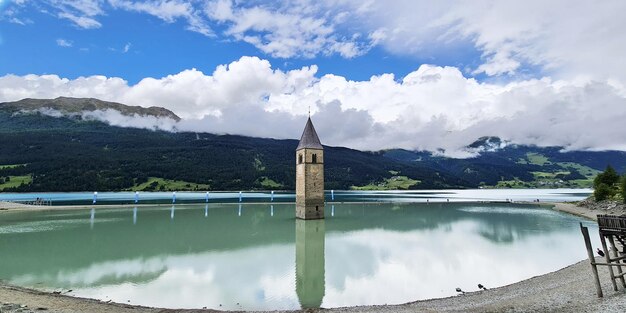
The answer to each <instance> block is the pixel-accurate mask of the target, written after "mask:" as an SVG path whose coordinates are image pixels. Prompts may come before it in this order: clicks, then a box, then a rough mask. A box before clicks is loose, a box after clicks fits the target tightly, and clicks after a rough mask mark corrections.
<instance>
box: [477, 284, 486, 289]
mask: <svg viewBox="0 0 626 313" xmlns="http://www.w3.org/2000/svg"><path fill="white" fill-rule="evenodd" d="M478 289H482V290H487V287H485V286H483V284H478Z"/></svg>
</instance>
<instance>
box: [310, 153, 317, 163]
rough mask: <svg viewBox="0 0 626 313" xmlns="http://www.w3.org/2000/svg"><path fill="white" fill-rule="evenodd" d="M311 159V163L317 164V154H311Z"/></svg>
mask: <svg viewBox="0 0 626 313" xmlns="http://www.w3.org/2000/svg"><path fill="white" fill-rule="evenodd" d="M312 157H313V160H312V161H311V162H313V163H317V154H315V153H313V155H312Z"/></svg>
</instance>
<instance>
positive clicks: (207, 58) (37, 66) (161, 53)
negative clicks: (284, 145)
mask: <svg viewBox="0 0 626 313" xmlns="http://www.w3.org/2000/svg"><path fill="white" fill-rule="evenodd" d="M101 6H102V8H103V10H106V13H104V14H102V15H101V16H98V17H97V21H98V23H100V24H101V26H99V27H96V28H90V27H81V26H79V25H77V24H76V23H73V22H71V21H69V20H67V19H63V18H59V17H58V13H57V14H55V13H54V12H53V11H52V10H53V9H54V1H52V4H51V5H47V4H43V3H30V4H29V3H28V2H26V3H24V4H21V5H20V4H16V3H11V1H7V0H4V4H3V5H2V7H3V9H5V10H9V11H10V12H11V14H10V16H7V15H5V17H4V18H3V21H2V22H0V23H1V24H0V25H1V28H0V33H1V34H2V38H3V43H2V49H1V50H0V59H2V60H4V61H3V62H2V63H0V74H17V75H25V74H40V75H41V74H57V75H60V76H62V77H66V78H70V79H72V78H76V77H79V76H90V75H105V76H116V77H122V78H124V79H126V80H128V81H129V82H130V83H136V82H137V81H139V80H140V79H142V78H144V77H162V76H166V75H169V74H172V73H178V72H180V71H182V70H184V69H190V68H196V69H198V70H201V71H203V72H206V73H210V72H212V71H213V70H214V69H215V67H216V66H218V65H220V64H226V63H229V62H232V61H234V60H237V59H239V58H240V57H241V56H243V55H247V56H259V57H260V58H264V59H267V60H269V61H270V62H271V63H272V64H273V65H274V67H276V68H280V69H283V70H289V69H296V68H300V67H302V66H308V65H311V64H316V65H317V66H318V68H319V71H318V73H319V74H320V75H323V74H329V73H331V74H336V75H342V76H344V77H346V78H348V79H352V80H366V79H369V78H370V77H371V76H372V75H379V74H382V73H393V74H395V75H396V76H397V77H399V78H401V77H403V76H404V75H406V74H408V73H409V72H411V71H414V70H416V69H417V68H418V67H419V66H420V65H421V64H424V63H427V64H436V65H443V66H446V65H449V66H456V67H459V68H475V67H476V66H478V65H479V64H480V63H481V53H480V51H478V50H477V49H475V48H474V47H473V45H472V44H471V43H469V42H460V43H454V44H453V45H450V47H447V49H443V48H442V49H423V51H420V52H419V53H414V54H398V53H390V52H389V51H387V50H386V49H385V48H384V47H382V46H375V47H372V48H370V49H368V50H367V52H366V53H364V54H362V55H358V56H354V57H344V56H341V55H339V54H337V53H333V54H330V55H326V54H324V53H323V51H319V52H318V53H317V54H316V55H314V56H303V55H297V54H296V55H292V56H289V57H280V56H274V55H273V54H272V53H265V52H263V51H260V50H259V49H257V48H255V47H254V46H253V45H252V44H249V43H246V42H243V41H238V40H235V39H233V38H231V37H229V36H228V35H224V33H225V32H226V31H227V29H226V28H227V25H225V24H223V23H220V22H212V21H210V20H207V26H208V27H210V29H211V31H212V33H214V35H211V36H206V35H204V34H201V33H198V32H194V31H190V30H187V29H186V21H184V20H183V19H178V20H174V21H164V20H162V19H160V18H159V17H158V16H154V15H150V14H146V13H143V12H134V11H128V10H122V9H116V8H114V7H113V6H111V5H109V4H107V3H106V2H103V3H102V4H101ZM13 11H15V13H12V12H13ZM12 19H13V20H12ZM18 21H20V22H21V23H23V24H24V25H23V24H20V22H18ZM353 34H354V32H352V33H351V32H349V31H347V30H346V31H345V33H342V34H341V35H342V36H352V35H353ZM365 41H366V40H365ZM126 47H127V48H126ZM125 48H126V51H125ZM470 75H471V74H470ZM471 76H476V77H478V78H479V79H482V78H484V75H471Z"/></svg>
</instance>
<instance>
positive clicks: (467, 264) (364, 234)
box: [0, 193, 598, 310]
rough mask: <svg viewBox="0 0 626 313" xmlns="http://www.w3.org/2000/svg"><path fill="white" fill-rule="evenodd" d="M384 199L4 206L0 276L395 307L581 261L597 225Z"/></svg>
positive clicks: (146, 294) (249, 299) (171, 293)
mask: <svg viewBox="0 0 626 313" xmlns="http://www.w3.org/2000/svg"><path fill="white" fill-rule="evenodd" d="M509 194H511V193H509ZM448 196H449V197H451V198H452V197H453V194H448ZM372 197H374V196H372ZM390 197H393V198H394V199H396V198H397V199H399V200H394V201H390V202H389V201H386V202H374V201H373V202H359V203H356V202H355V203H335V204H331V203H329V204H327V205H326V208H325V210H326V219H325V220H317V221H301V220H295V219H294V204H291V203H282V204H278V203H277V204H270V203H243V204H237V203H208V204H193V205H179V206H172V205H161V206H139V207H132V206H131V207H119V208H98V207H97V206H96V207H94V208H93V209H91V208H86V209H72V210H50V211H39V212H34V211H19V212H17V211H16V212H5V213H2V214H0V255H1V256H2V257H1V258H0V279H2V280H4V281H6V282H8V283H11V284H15V285H20V286H26V287H34V288H37V289H44V290H50V291H52V290H58V291H67V290H69V289H71V290H72V292H69V294H70V295H75V296H81V297H89V298H96V299H101V300H103V301H108V300H112V301H115V302H119V303H130V304H139V305H147V306H157V307H166V308H203V307H207V308H213V309H221V310H240V309H246V310H276V309H298V308H301V307H320V306H321V307H327V308H328V307H341V306H352V305H366V304H397V303H404V302H408V301H414V300H418V299H428V298H435V297H446V296H452V295H455V294H456V291H455V288H457V287H460V288H462V289H463V290H465V291H475V290H477V289H478V287H477V284H479V283H481V284H483V285H485V286H486V287H487V288H493V287H497V286H503V285H506V284H510V283H514V282H517V281H520V280H524V279H527V278H530V277H533V276H536V275H541V274H545V273H548V272H551V271H555V270H558V269H560V268H563V267H565V266H567V265H569V264H572V263H574V262H577V261H579V260H582V259H584V258H586V252H585V248H584V243H583V239H582V236H581V235H580V230H579V223H580V222H582V223H583V224H584V225H585V226H588V227H590V231H591V232H592V233H593V232H595V231H596V230H597V227H596V226H595V223H594V222H589V221H586V220H583V219H581V218H578V217H575V216H572V215H568V214H564V213H560V212H556V211H553V210H550V209H548V208H545V207H539V206H536V205H530V204H514V203H513V204H509V203H460V202H459V203H456V202H454V201H452V202H450V203H448V202H447V201H446V202H443V203H441V202H439V203H424V202H421V203H418V202H415V201H413V202H410V201H407V200H406V198H405V197H404V196H403V195H402V194H400V195H398V194H397V193H394V194H393V195H392V196H390ZM457 197H458V195H457ZM546 197H547V196H546ZM570 197H572V196H571V195H570ZM573 197H581V196H573ZM508 198H514V197H513V196H512V195H510V196H509V197H508ZM429 199H433V197H432V195H430V198H429ZM446 199H447V198H446ZM454 199H457V198H454ZM529 199H532V198H529ZM387 200H388V199H387ZM457 200H458V199H457ZM594 245H595V246H597V245H598V243H597V242H594Z"/></svg>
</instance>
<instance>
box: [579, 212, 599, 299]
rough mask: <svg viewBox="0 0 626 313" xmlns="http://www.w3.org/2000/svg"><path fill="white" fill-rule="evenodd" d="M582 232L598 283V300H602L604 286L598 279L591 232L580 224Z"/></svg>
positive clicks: (594, 276) (592, 270)
mask: <svg viewBox="0 0 626 313" xmlns="http://www.w3.org/2000/svg"><path fill="white" fill-rule="evenodd" d="M580 231H581V232H582V233H583V238H584V239H585V247H587V255H588V256H589V263H590V264H591V272H592V273H593V278H594V280H595V283H596V293H597V294H598V298H602V286H601V285H600V278H599V277H598V267H597V266H596V264H595V257H594V256H593V247H592V246H591V239H589V230H588V229H587V227H583V223H580Z"/></svg>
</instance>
